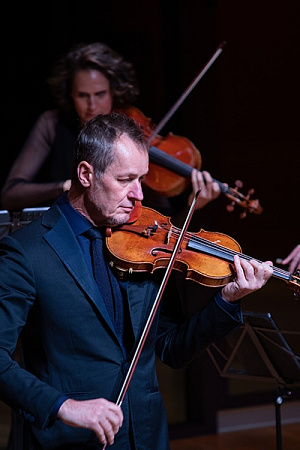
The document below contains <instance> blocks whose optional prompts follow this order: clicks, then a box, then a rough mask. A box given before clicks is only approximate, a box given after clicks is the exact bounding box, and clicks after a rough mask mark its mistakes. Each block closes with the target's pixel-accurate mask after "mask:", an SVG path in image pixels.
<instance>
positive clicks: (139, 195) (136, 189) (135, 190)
mask: <svg viewBox="0 0 300 450" xmlns="http://www.w3.org/2000/svg"><path fill="white" fill-rule="evenodd" d="M130 195H131V196H132V197H134V199H135V200H139V201H142V200H143V198H144V194H143V189H142V184H141V182H140V181H136V183H134V184H133V185H132V189H131V191H130Z"/></svg>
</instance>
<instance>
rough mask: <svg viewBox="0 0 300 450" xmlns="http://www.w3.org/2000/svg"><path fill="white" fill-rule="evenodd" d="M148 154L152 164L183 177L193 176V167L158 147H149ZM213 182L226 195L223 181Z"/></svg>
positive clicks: (226, 189)
mask: <svg viewBox="0 0 300 450" xmlns="http://www.w3.org/2000/svg"><path fill="white" fill-rule="evenodd" d="M148 152H149V159H150V162H152V163H154V164H157V165H159V166H161V167H164V168H165V169H169V170H172V172H175V173H177V175H180V176H182V177H185V178H188V177H191V176H192V171H193V170H194V167H191V166H190V165H189V164H186V163H184V162H183V161H180V160H179V159H177V158H174V156H171V155H169V154H168V153H166V152H164V151H162V150H160V149H159V148H157V147H153V146H151V147H149V149H148ZM213 181H215V182H216V183H218V185H219V186H220V189H221V192H222V193H226V192H227V191H228V188H227V186H224V184H223V183H221V181H218V180H216V179H215V178H213Z"/></svg>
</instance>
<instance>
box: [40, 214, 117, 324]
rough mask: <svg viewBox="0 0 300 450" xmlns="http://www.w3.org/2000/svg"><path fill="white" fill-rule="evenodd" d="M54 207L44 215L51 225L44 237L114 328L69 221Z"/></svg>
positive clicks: (45, 221)
mask: <svg viewBox="0 0 300 450" xmlns="http://www.w3.org/2000/svg"><path fill="white" fill-rule="evenodd" d="M52 208H57V209H58V210H59V208H58V207H56V206H54V207H52ZM52 208H50V209H49V210H48V211H47V212H46V213H45V214H44V217H43V224H44V225H46V226H47V227H48V228H49V227H50V229H49V231H48V232H47V233H46V234H45V235H44V239H45V240H46V241H47V242H48V244H49V245H50V246H51V248H52V249H53V250H54V252H55V253H56V254H57V256H58V257H59V258H60V259H61V261H62V262H63V264H64V265H65V267H66V269H67V270H68V271H69V272H70V274H71V275H72V276H73V277H74V278H75V280H76V281H77V282H78V284H79V285H80V286H81V287H82V289H83V290H84V291H85V292H86V294H87V295H88V296H89V298H90V299H91V301H92V302H93V303H94V305H95V306H96V308H97V309H98V310H99V311H100V313H101V314H102V316H103V317H104V319H105V320H106V322H107V323H108V325H109V326H110V327H111V328H112V329H113V330H114V327H113V324H112V322H111V319H110V317H109V314H108V312H107V309H106V307H105V305H104V302H103V299H102V296H101V294H100V292H99V289H98V286H97V284H96V282H95V279H94V277H93V275H92V274H91V272H90V270H89V268H88V266H87V264H86V261H85V258H84V255H83V252H82V249H81V247H80V245H79V243H78V241H77V239H76V237H75V235H74V233H73V231H72V229H71V227H70V225H69V223H68V221H67V220H66V219H65V217H64V215H63V214H61V212H60V210H59V214H58V215H57V212H56V213H55V214H51V209H52ZM54 212H55V211H54Z"/></svg>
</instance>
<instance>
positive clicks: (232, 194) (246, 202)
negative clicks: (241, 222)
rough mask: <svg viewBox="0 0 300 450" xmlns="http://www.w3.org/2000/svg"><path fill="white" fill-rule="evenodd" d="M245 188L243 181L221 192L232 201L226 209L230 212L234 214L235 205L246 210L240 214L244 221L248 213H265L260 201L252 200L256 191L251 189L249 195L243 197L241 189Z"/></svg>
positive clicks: (238, 181) (237, 181)
mask: <svg viewBox="0 0 300 450" xmlns="http://www.w3.org/2000/svg"><path fill="white" fill-rule="evenodd" d="M242 187H243V182H242V181H241V180H236V182H235V187H234V188H230V187H224V189H223V190H222V187H221V190H222V192H223V193H224V194H225V195H226V197H227V198H229V199H230V200H231V203H230V205H227V206H226V209H227V211H228V212H232V211H233V210H234V207H235V205H238V206H240V207H241V208H243V209H244V211H242V213H241V214H240V218H241V219H244V218H245V217H246V215H247V212H249V213H252V214H261V213H262V211H263V208H262V207H261V205H260V204H259V200H258V199H255V200H252V199H250V197H251V195H253V194H254V189H253V188H251V189H249V191H248V193H247V195H243V194H242V193H241V192H240V191H239V189H241V188H242Z"/></svg>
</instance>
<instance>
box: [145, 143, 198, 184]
mask: <svg viewBox="0 0 300 450" xmlns="http://www.w3.org/2000/svg"><path fill="white" fill-rule="evenodd" d="M148 153H149V159H150V162H152V163H154V164H157V165H159V166H161V167H164V168H165V169H169V170H171V171H172V172H175V173H177V175H181V176H182V177H185V178H188V177H190V176H191V175H192V171H193V167H191V166H189V165H188V164H186V163H184V162H182V161H180V160H179V159H177V158H174V156H171V155H169V154H168V153H166V152H164V151H162V150H160V149H159V148H156V147H153V146H151V147H149V149H148Z"/></svg>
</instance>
